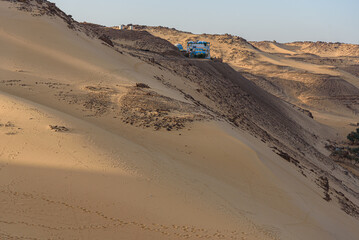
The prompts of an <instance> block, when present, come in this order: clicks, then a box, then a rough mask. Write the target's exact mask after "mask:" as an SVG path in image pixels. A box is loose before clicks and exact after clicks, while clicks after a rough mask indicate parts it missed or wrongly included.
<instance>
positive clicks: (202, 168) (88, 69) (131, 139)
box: [0, 1, 359, 240]
mask: <svg viewBox="0 0 359 240" xmlns="http://www.w3.org/2000/svg"><path fill="white" fill-rule="evenodd" d="M63 14H64V13H62V12H60V10H59V9H57V8H55V7H54V6H53V5H49V4H48V2H45V3H43V4H39V3H37V2H36V1H30V2H26V1H25V3H18V2H10V1H0V53H1V54H0V146H1V148H0V203H1V204H0V213H1V214H0V239H156V240H157V239H249V240H250V239H253V240H254V239H326V240H327V239H357V238H358V236H359V228H358V227H359V221H358V216H357V215H356V214H357V210H356V206H357V205H358V203H359V200H358V199H359V198H357V193H358V188H359V185H358V179H357V178H356V177H355V176H353V175H351V174H349V175H345V174H344V170H343V169H342V168H340V167H337V168H336V167H335V165H334V163H328V162H326V161H327V160H326V159H327V158H326V157H327V156H328V155H329V152H328V151H327V150H325V149H324V147H323V142H324V141H325V140H326V139H328V138H333V139H335V138H337V137H338V136H337V133H338V129H337V128H336V123H335V120H336V119H334V120H333V118H331V114H332V112H330V111H329V112H328V113H326V114H327V115H325V114H324V113H323V115H321V116H322V118H321V120H320V121H319V120H318V121H316V120H313V119H311V118H309V117H308V116H307V115H305V114H303V113H302V112H301V110H298V109H297V108H294V107H293V106H292V105H290V104H289V103H284V102H282V100H280V99H279V98H277V97H274V96H273V95H271V94H268V93H266V92H265V91H264V90H261V88H259V87H257V86H256V85H254V84H253V85H251V84H250V81H248V80H247V79H244V78H241V77H239V80H238V81H239V83H238V84H242V85H239V86H241V87H240V88H241V89H243V90H241V91H243V93H242V92H241V94H243V96H242V95H241V96H240V95H237V93H233V96H234V97H236V96H238V97H239V96H240V99H242V100H241V101H242V102H243V101H245V99H249V100H250V101H252V100H253V102H252V104H249V105H251V106H248V107H247V108H245V107H244V106H243V107H241V109H240V110H239V108H238V106H240V105H236V104H239V103H238V102H236V101H234V100H233V102H229V103H227V102H225V101H224V103H223V105H218V104H217V101H219V100H218V98H217V97H220V96H216V95H215V94H214V93H213V92H211V89H210V87H211V86H212V85H210V84H208V85H206V84H205V85H201V84H202V83H201V82H200V80H201V78H200V77H198V79H197V78H194V79H191V78H190V77H189V78H188V77H184V76H183V74H187V72H186V71H183V72H181V73H179V71H180V70H179V67H180V66H182V65H181V64H188V62H186V61H187V60H183V59H182V58H181V57H180V56H176V54H175V53H174V54H173V53H171V51H173V49H172V48H171V45H166V44H167V42H166V41H164V40H158V39H157V40H156V39H153V38H152V35H151V36H147V35H146V36H147V37H148V41H152V40H153V41H154V40H156V41H160V42H161V43H163V44H164V46H167V47H168V49H167V50H168V51H167V50H166V53H161V55H158V53H156V51H158V49H152V50H151V51H143V48H145V47H151V44H149V45H143V44H142V45H141V44H139V43H138V42H136V41H134V40H133V39H131V38H130V37H128V39H127V36H126V39H120V38H117V39H116V38H113V39H112V41H113V43H114V45H115V47H112V46H110V45H109V44H107V43H106V42H104V41H101V40H100V39H98V37H97V36H96V34H95V33H94V32H92V30H91V29H90V28H86V27H84V26H83V25H81V24H78V23H76V22H74V21H72V20H71V18H69V17H68V16H67V15H63ZM64 19H65V21H64ZM131 34H132V33H131ZM136 34H141V33H136ZM131 36H132V35H131ZM140 37H141V35H140ZM146 39H147V38H146ZM162 41H163V42H162ZM293 48H294V46H293ZM139 49H140V50H139ZM141 49H142V50H141ZM161 49H163V48H161ZM161 49H160V50H161ZM281 49H284V48H281ZM274 50H276V51H279V50H277V49H276V48H274ZM152 51H153V52H152ZM281 51H283V53H288V52H289V54H291V51H292V50H291V46H286V49H284V50H281ZM168 52H169V57H168V59H167V58H166V54H167V53H168ZM262 60H263V61H268V62H271V63H273V64H274V63H275V64H278V65H281V64H284V65H286V66H288V65H291V66H292V65H294V64H295V63H294V60H290V59H288V60H286V59H284V60H283V59H279V58H276V57H273V56H272V55H270V53H268V55H266V54H265V53H263V59H262ZM171 61H174V62H177V63H178V66H177V68H176V67H171ZM164 62H167V64H168V65H166V63H164ZM190 64H191V63H190ZM211 64H212V63H207V62H203V63H202V62H200V63H196V62H194V63H193V66H192V65H191V66H192V67H193V69H192V70H191V71H193V72H192V75H195V74H197V72H196V71H202V72H203V73H204V74H206V73H207V72H206V69H207V68H208V69H207V70H208V71H212V70H211V69H212V67H213V69H215V70H214V71H215V72H214V73H212V74H214V75H215V74H220V71H221V70H223V71H227V70H228V74H229V73H231V74H229V75H228V76H224V75H223V76H224V77H223V79H227V80H228V81H232V80H233V79H234V78H236V77H238V76H237V75H236V73H235V71H234V70H233V73H232V72H231V71H232V70H229V69H227V66H226V65H221V64H220V63H218V64H219V65H217V64H215V63H213V65H211ZM296 67H297V68H301V69H304V70H306V71H312V72H315V73H326V74H337V72H336V71H335V73H334V72H333V71H334V70H331V69H328V68H327V67H319V66H317V65H313V64H310V63H302V64H300V65H296ZM174 71H178V72H174ZM232 75H233V76H232ZM221 76H222V75H221ZM232 78H233V79H232ZM352 80H353V81H354V82H355V81H356V79H355V78H353V79H352ZM223 81H224V80H223ZM233 81H234V80H233ZM139 83H141V84H144V85H138V86H137V87H136V84H139ZM214 83H215V82H213V84H214ZM233 84H234V85H235V84H237V83H234V82H233ZM144 86H145V87H144ZM147 86H148V87H149V88H147ZM202 86H205V87H203V88H201V87H202ZM206 86H207V87H208V89H207V88H206ZM213 86H215V85H213ZM213 88H214V89H215V90H216V91H222V89H221V88H220V87H218V88H215V87H213ZM196 89H198V90H196ZM223 91H226V88H224V90H223ZM228 91H229V90H228ZM205 93H206V94H207V95H208V94H213V95H210V97H208V96H206V95H205ZM220 93H223V92H220ZM223 94H224V93H223ZM228 94H232V93H230V92H229V93H228ZM238 94H239V93H238ZM242 97H243V98H242ZM228 99H231V96H228ZM260 99H263V100H262V101H263V102H267V103H268V106H267V105H266V104H264V103H263V102H261V100H260ZM293 99H294V98H293ZM249 100H248V101H249ZM294 102H295V101H294V100H293V103H294ZM230 105H233V106H234V108H235V111H237V110H238V111H244V112H243V114H245V117H241V118H240V117H238V118H236V119H234V120H233V121H229V120H228V118H229V116H234V115H233V114H234V113H232V112H230V111H229V110H227V107H228V106H230ZM259 105H263V107H262V109H261V111H263V112H260V110H256V109H257V108H256V107H257V106H259ZM228 108H229V107H228ZM319 110H321V109H319ZM319 110H318V114H317V113H315V114H314V115H315V116H319ZM221 111H222V112H221ZM227 111H228V113H227ZM344 112H345V113H346V114H347V115H344V117H343V118H345V117H346V121H347V122H350V121H352V117H353V115H351V114H350V113H349V112H348V111H344ZM226 114H227V115H226ZM231 114H232V115H231ZM257 114H260V115H263V119H261V118H259V117H256V116H257ZM266 114H267V115H266ZM222 115H223V116H224V117H223V116H222ZM267 116H268V117H267ZM227 117H228V118H227ZM253 118H255V120H253V121H252V119H253ZM247 119H249V120H247ZM279 119H281V120H280V121H279ZM328 119H329V120H328ZM267 121H268V122H270V121H272V122H273V125H271V126H270V127H268V126H266V125H267V124H266V123H267ZM330 121H332V122H333V121H334V124H330ZM338 121H339V122H342V121H341V119H339V120H338ZM274 122H281V123H280V124H282V125H278V128H281V129H277V126H276V125H275V124H274ZM278 124H279V123H278ZM239 125H243V126H246V127H240V126H239ZM332 125H333V126H332ZM286 126H293V128H295V129H294V130H293V129H289V127H288V129H287V127H286ZM272 127H273V128H272ZM297 128H298V129H297ZM303 128H305V129H306V130H303ZM262 129H265V131H266V132H267V135H268V136H267V137H266V135H265V134H264V132H265V131H264V130H262ZM348 129H349V128H348ZM297 132H298V135H295V134H296V133H297ZM344 133H345V131H344V130H342V134H344ZM276 134H277V135H276ZM313 135H314V136H318V137H314V136H313ZM280 136H282V138H281V137H280ZM318 138H319V139H318ZM315 139H317V140H315ZM295 141H298V145H297V146H298V147H296V146H294V145H292V143H294V142H295ZM286 144H287V145H286ZM308 145H312V146H313V147H312V148H310V147H308ZM301 146H307V147H306V148H305V149H304V147H303V149H300V151H304V152H305V153H306V154H304V155H300V153H299V150H298V149H299V148H300V147H301ZM274 149H277V151H276V150H274ZM281 149H283V150H281ZM284 149H285V150H286V151H287V152H288V153H289V154H290V156H291V157H290V160H289V161H288V160H284V159H283V152H282V153H280V151H284ZM278 151H279V152H278ZM288 156H289V155H288ZM294 158H297V159H298V163H296V162H295V161H297V160H295V159H294ZM294 163H295V164H294ZM298 166H300V168H299V167H298ZM320 176H327V179H329V181H330V188H329V187H328V189H324V192H326V193H327V194H329V195H330V196H331V197H332V198H333V200H332V201H326V200H324V199H323V197H324V195H323V187H322V186H321V183H320V184H318V179H319V177H320ZM324 188H325V187H324ZM338 192H342V193H344V194H345V196H346V198H347V200H343V199H344V198H340V196H339V195H338ZM338 196H339V197H338ZM340 200H341V201H340ZM344 204H347V205H344ZM350 204H352V205H350ZM343 206H347V208H348V209H347V211H343ZM348 206H349V207H348Z"/></svg>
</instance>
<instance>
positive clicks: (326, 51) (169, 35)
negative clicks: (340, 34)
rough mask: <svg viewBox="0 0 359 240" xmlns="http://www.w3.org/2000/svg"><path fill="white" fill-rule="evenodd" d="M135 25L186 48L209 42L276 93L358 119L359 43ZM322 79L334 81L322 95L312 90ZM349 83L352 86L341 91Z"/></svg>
mask: <svg viewBox="0 0 359 240" xmlns="http://www.w3.org/2000/svg"><path fill="white" fill-rule="evenodd" d="M136 27H137V28H140V29H146V30H148V31H149V32H150V33H152V34H154V35H155V36H158V37H161V38H164V39H167V40H168V41H170V42H171V43H173V44H176V43H181V44H183V45H184V46H185V45H186V42H187V41H189V40H199V39H201V40H206V41H209V42H211V46H212V50H211V52H212V56H213V57H219V58H222V59H223V60H224V61H225V62H226V63H229V64H230V65H231V66H233V67H234V68H235V69H237V70H238V71H240V72H242V73H243V74H244V76H245V77H247V78H249V79H250V80H252V81H253V82H254V83H256V84H257V85H258V86H260V87H262V88H263V89H265V90H266V91H268V92H270V93H272V94H273V95H275V96H277V97H280V98H281V99H284V100H285V101H289V102H291V103H293V104H295V105H298V106H300V107H302V108H304V109H308V110H311V111H314V112H328V111H330V112H332V113H333V114H334V115H335V114H345V115H347V116H351V117H352V119H353V121H355V119H356V118H357V117H356V115H357V113H358V98H357V96H358V89H359V88H358V84H359V78H358V77H357V75H356V71H357V68H358V67H357V66H358V61H359V60H358V51H359V47H358V45H354V44H342V43H324V42H316V43H313V42H295V43H285V44H284V43H278V42H269V41H264V42H247V41H246V40H244V39H242V38H240V37H236V36H231V35H209V34H202V35H196V34H192V33H188V32H181V31H177V30H174V29H168V28H164V27H146V26H136ZM353 73H354V74H353ZM338 80H339V81H338ZM323 81H325V82H331V81H333V84H330V85H332V87H331V88H330V89H328V90H329V91H328V92H326V93H325V94H322V95H320V97H318V95H316V94H313V91H314V92H316V91H321V89H322V88H323V85H322V84H318V82H323ZM334 86H335V87H334ZM346 86H349V89H350V90H349V91H347V92H345V91H344V92H343V91H341V90H342V89H343V88H347V87H346ZM327 87H328V86H327ZM347 89H348V88H347ZM353 91H355V94H353ZM348 104H349V105H350V106H351V107H350V108H348V107H347V106H348Z"/></svg>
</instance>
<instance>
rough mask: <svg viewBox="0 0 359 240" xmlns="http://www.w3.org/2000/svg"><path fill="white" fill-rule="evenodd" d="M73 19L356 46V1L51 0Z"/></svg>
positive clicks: (358, 24) (253, 38)
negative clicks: (173, 0) (179, 0)
mask: <svg viewBox="0 0 359 240" xmlns="http://www.w3.org/2000/svg"><path fill="white" fill-rule="evenodd" d="M53 2H55V3H56V4H57V6H59V7H60V8H61V9H62V10H64V11H65V12H66V13H67V14H71V15H72V16H73V17H74V19H76V20H77V21H88V22H93V23H97V24H102V25H106V26H115V25H120V24H139V25H148V26H165V27H169V28H176V29H178V30H182V31H188V32H193V33H197V34H200V33H208V34H225V33H228V34H232V35H237V36H240V37H243V38H245V39H247V40H249V41H263V40H269V41H273V40H276V41H278V42H293V41H325V42H345V43H354V44H359V31H358V29H359V15H358V14H356V10H357V9H359V2H357V1H354V0H344V1H335V0H326V1H325V0H317V1H315V2H313V1H309V0H304V1H300V2H298V1H291V0H290V1H284V0H274V1H270V2H269V1H265V0H256V1H251V2H246V1H234V0H227V1H226V3H223V2H222V3H220V2H218V1H214V0H208V1H201V0H200V1H196V2H194V3H193V2H192V1H188V0H185V1H182V2H181V3H175V2H172V1H161V0H154V1H144V0H133V1H126V2H125V1H115V0H105V1H85V0H77V1H76V2H75V1H70V0H53Z"/></svg>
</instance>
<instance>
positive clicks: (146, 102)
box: [120, 87, 209, 131]
mask: <svg viewBox="0 0 359 240" xmlns="http://www.w3.org/2000/svg"><path fill="white" fill-rule="evenodd" d="M120 102H121V107H120V109H121V110H120V112H121V113H120V115H121V117H122V121H123V122H124V123H127V124H131V125H134V126H137V127H144V128H153V129H155V130H160V129H166V130H167V131H172V130H179V129H182V128H184V127H185V126H186V124H187V123H190V122H193V121H200V120H204V119H207V118H209V116H208V115H207V114H206V113H205V111H203V110H201V108H200V107H198V106H196V105H193V104H190V103H186V102H181V101H178V100H175V99H172V98H169V97H165V96H162V95H160V94H158V93H156V92H154V91H149V90H147V88H138V87H136V88H133V89H131V90H130V91H129V92H128V94H126V95H125V96H123V97H122V98H121V101H120Z"/></svg>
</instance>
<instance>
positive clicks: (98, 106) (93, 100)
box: [83, 92, 113, 116]
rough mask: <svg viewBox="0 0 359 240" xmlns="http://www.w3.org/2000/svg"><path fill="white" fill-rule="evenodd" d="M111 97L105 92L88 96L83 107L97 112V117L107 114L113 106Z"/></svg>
mask: <svg viewBox="0 0 359 240" xmlns="http://www.w3.org/2000/svg"><path fill="white" fill-rule="evenodd" d="M112 104H113V103H112V101H111V98H110V95H109V94H108V93H105V92H99V93H90V94H87V95H86V97H85V99H84V103H83V106H84V107H85V108H86V109H88V110H91V111H93V112H95V115H97V116H100V115H103V114H105V113H106V112H107V111H108V109H109V107H110V106H112Z"/></svg>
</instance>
